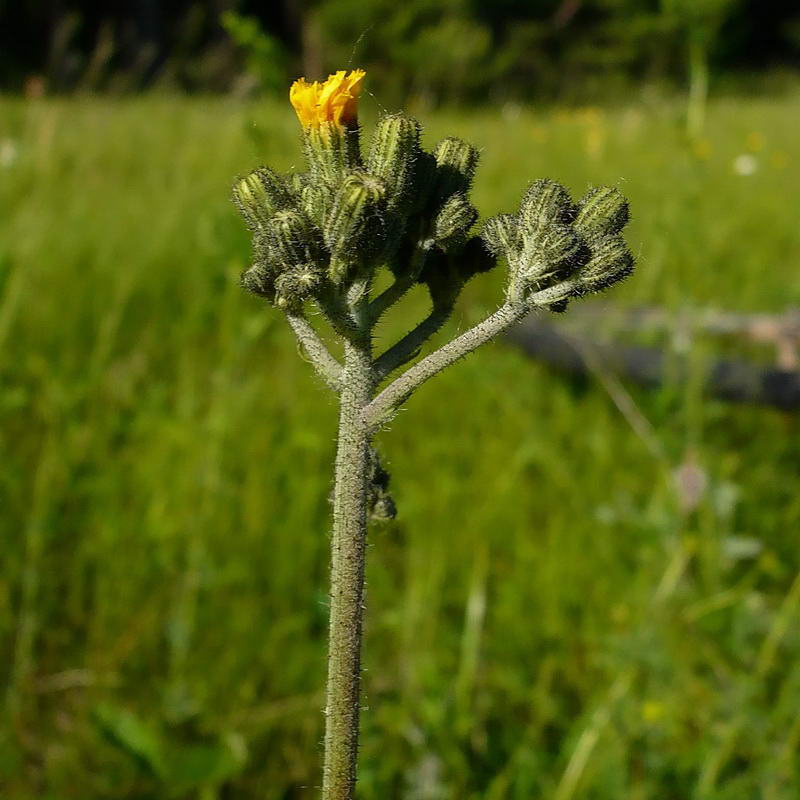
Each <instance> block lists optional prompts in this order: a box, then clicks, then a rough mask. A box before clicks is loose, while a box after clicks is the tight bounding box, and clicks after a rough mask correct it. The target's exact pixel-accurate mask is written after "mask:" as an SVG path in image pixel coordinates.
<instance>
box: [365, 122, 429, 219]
mask: <svg viewBox="0 0 800 800" xmlns="http://www.w3.org/2000/svg"><path fill="white" fill-rule="evenodd" d="M419 137H420V124H419V122H417V120H415V119H412V118H411V117H407V116H405V115H404V114H389V115H387V116H385V117H383V118H382V119H381V120H380V121H379V122H378V125H377V127H376V128H375V134H374V136H373V139H372V147H371V148H370V153H369V155H368V156H367V164H366V166H367V172H369V173H370V174H372V175H376V176H377V177H379V178H381V179H382V180H383V181H384V182H385V184H386V187H387V190H388V192H389V197H388V198H387V203H388V205H389V207H390V208H392V207H397V206H400V205H402V204H404V203H405V201H406V199H407V198H408V195H409V193H410V192H411V189H412V187H413V178H414V169H415V164H416V161H417V157H418V156H419Z"/></svg>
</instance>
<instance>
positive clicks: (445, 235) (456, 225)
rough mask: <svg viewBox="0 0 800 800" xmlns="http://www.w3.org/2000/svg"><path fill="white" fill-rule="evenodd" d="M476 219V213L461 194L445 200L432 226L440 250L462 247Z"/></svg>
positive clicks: (458, 193)
mask: <svg viewBox="0 0 800 800" xmlns="http://www.w3.org/2000/svg"><path fill="white" fill-rule="evenodd" d="M477 219H478V212H477V210H476V209H475V207H474V206H473V205H472V204H471V203H470V202H469V200H467V197H466V195H465V194H463V192H457V193H456V194H454V195H451V196H450V197H449V198H448V199H447V200H445V203H444V205H443V206H442V208H441V210H440V211H439V213H438V214H437V215H436V220H435V221H434V225H433V235H434V239H435V240H436V244H437V246H438V247H439V248H440V249H441V250H445V251H449V250H454V249H458V248H459V247H460V246H463V244H464V242H465V241H466V238H467V233H468V232H469V229H470V228H471V227H472V226H473V225H474V224H475V221H476V220H477Z"/></svg>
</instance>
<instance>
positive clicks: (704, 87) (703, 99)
mask: <svg viewBox="0 0 800 800" xmlns="http://www.w3.org/2000/svg"><path fill="white" fill-rule="evenodd" d="M707 103H708V47H707V43H706V40H705V37H704V35H703V32H702V31H690V32H689V100H688V104H687V109H686V132H687V133H688V134H689V136H690V137H693V138H697V137H698V136H700V135H701V134H702V133H703V126H704V124H705V115H706V104H707Z"/></svg>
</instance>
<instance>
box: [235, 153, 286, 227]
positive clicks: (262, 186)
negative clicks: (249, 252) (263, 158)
mask: <svg viewBox="0 0 800 800" xmlns="http://www.w3.org/2000/svg"><path fill="white" fill-rule="evenodd" d="M233 202H234V204H235V205H236V207H237V208H238V209H239V213H240V214H241V215H242V216H243V217H244V219H245V222H246V223H247V227H248V228H250V230H252V231H256V230H258V229H259V228H262V227H264V226H265V225H266V223H267V221H268V220H269V218H270V217H271V216H272V215H273V214H274V213H275V212H276V211H278V210H280V209H282V208H288V207H289V206H291V204H292V198H291V195H290V194H289V190H288V189H287V187H286V184H285V183H284V182H283V180H281V178H280V177H279V176H278V175H277V174H276V173H275V172H273V171H272V170H271V169H269V167H259V168H258V169H257V170H255V171H254V172H251V173H250V174H249V175H248V176H246V177H245V178H240V179H238V180H237V181H236V183H235V184H234V186H233Z"/></svg>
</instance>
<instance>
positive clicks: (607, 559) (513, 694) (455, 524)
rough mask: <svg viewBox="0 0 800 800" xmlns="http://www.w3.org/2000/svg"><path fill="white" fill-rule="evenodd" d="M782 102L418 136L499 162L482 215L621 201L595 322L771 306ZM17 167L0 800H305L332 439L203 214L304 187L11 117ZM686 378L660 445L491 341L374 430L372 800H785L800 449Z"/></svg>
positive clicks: (129, 109) (440, 126)
mask: <svg viewBox="0 0 800 800" xmlns="http://www.w3.org/2000/svg"><path fill="white" fill-rule="evenodd" d="M798 100H800V95H798V94H795V95H794V96H791V97H787V98H784V99H753V98H750V99H740V100H734V99H730V100H724V101H720V102H717V103H715V104H713V105H712V107H711V108H710V111H709V121H708V130H707V138H706V141H704V142H701V143H699V144H696V145H694V146H689V145H688V144H687V143H686V142H685V141H684V140H683V139H682V135H681V130H682V127H681V122H680V119H679V108H680V106H679V105H673V104H671V103H666V104H660V103H656V102H654V101H653V102H651V103H650V104H647V103H645V104H640V105H636V106H632V107H630V108H620V109H607V110H598V109H585V110H582V111H572V112H560V111H557V110H547V111H542V112H539V111H537V110H535V109H534V110H523V112H522V113H521V114H519V115H518V116H517V115H515V114H513V113H506V114H505V115H503V114H501V113H500V112H493V111H489V110H484V111H476V112H469V113H467V112H441V113H437V114H427V113H425V114H422V115H421V116H422V119H423V122H424V123H425V125H426V129H427V137H428V141H429V143H430V142H433V141H435V139H436V137H439V136H441V135H445V134H449V133H456V134H458V135H462V136H464V137H465V138H468V139H470V140H471V141H473V142H475V143H477V144H478V145H480V146H481V147H482V148H484V155H483V162H482V167H481V169H480V171H479V174H478V178H477V185H476V197H477V202H478V203H479V205H480V207H481V210H482V211H483V212H485V213H493V212H495V211H497V210H500V209H510V207H511V206H512V204H513V203H514V200H515V199H516V198H517V197H518V195H519V193H520V192H521V190H522V189H523V187H524V185H525V183H526V182H527V181H528V180H529V179H530V178H533V177H540V176H549V177H554V178H557V179H559V180H562V181H563V182H565V183H566V184H567V185H568V186H569V187H570V188H571V189H572V190H574V191H575V192H576V193H580V192H582V191H583V189H584V188H585V187H586V185H587V184H589V183H592V182H612V183H618V184H619V185H620V186H621V187H622V188H623V190H624V191H625V193H626V194H627V195H628V196H629V197H630V198H631V201H632V205H633V210H634V222H633V224H632V226H631V228H632V230H631V233H630V241H631V243H632V245H633V247H634V249H635V250H636V251H637V253H638V254H639V269H638V272H637V273H636V275H635V276H634V277H633V278H632V279H631V280H630V281H629V282H628V283H627V284H625V285H624V286H623V287H622V288H620V289H619V290H615V293H614V298H613V299H614V300H617V301H619V302H620V303H626V304H629V303H654V304H658V305H663V306H667V307H669V308H678V307H681V306H683V305H686V304H691V305H697V306H713V307H718V308H726V309H736V310H766V311H770V310H772V311H779V310H783V309H784V308H785V307H786V306H787V305H791V304H793V303H794V304H798V303H800V271H799V270H798V267H799V266H800V226H799V225H798V216H797V208H798V204H797V187H798V184H799V181H800V140H798V138H797V129H798V125H799V124H800V110H798V109H799V108H800V106H798ZM367 105H368V106H370V105H372V106H374V101H371V100H368V101H367ZM367 110H368V112H369V111H370V109H369V108H368V109H367ZM512 111H513V109H512ZM372 116H374V108H373V109H372ZM3 148H4V152H5V155H6V157H5V160H4V161H3V165H2V166H0V464H1V465H2V466H1V467H0V503H1V505H0V665H1V666H0V683H2V684H3V685H7V686H8V689H7V693H6V695H5V696H4V698H3V703H4V708H5V710H4V711H3V712H2V714H0V793H2V795H3V797H4V798H8V800H29V798H41V799H42V800H72V799H73V798H74V799H75V800H87V798H98V799H99V798H103V799H105V798H139V799H141V800H144V798H157V799H158V800H161V798H169V797H175V798H201V800H211V798H220V800H223V798H235V800H249V799H250V798H253V800H255V799H256V798H258V799H259V800H277V799H278V798H284V799H285V798H292V799H293V800H294V799H296V798H312V797H314V796H315V790H314V786H315V785H316V784H317V782H318V777H319V760H320V750H321V748H320V740H321V732H322V714H321V708H322V697H321V688H322V686H323V680H324V665H325V625H326V580H327V575H326V570H327V547H328V537H327V531H328V516H329V505H328V500H327V496H328V493H329V491H330V486H331V465H332V457H333V450H334V428H335V414H336V409H335V404H334V401H333V399H332V398H331V396H330V395H329V394H328V393H327V390H326V389H325V388H324V386H323V385H322V384H321V383H320V382H319V381H318V380H317V379H316V378H314V377H313V375H312V372H311V369H310V367H309V365H307V364H305V363H304V362H303V361H302V360H301V359H300V358H298V356H297V352H296V347H295V345H294V342H293V340H292V338H291V336H290V334H289V333H288V329H287V328H286V326H285V325H284V323H283V321H282V320H281V319H280V318H279V317H278V315H277V314H276V313H274V312H272V311H270V310H269V309H267V308H265V307H264V306H262V305H261V304H260V303H259V302H258V301H257V300H255V299H254V298H252V297H249V296H246V295H245V294H244V293H243V292H242V291H241V290H240V289H239V287H238V285H237V276H238V273H239V272H240V271H241V270H242V269H243V267H244V266H245V265H246V263H247V258H248V243H247V236H246V233H245V231H244V229H243V226H242V225H241V224H240V222H239V220H238V219H237V218H236V216H235V214H234V212H233V210H232V208H231V206H230V203H229V202H228V195H229V186H230V183H231V179H232V177H233V175H235V174H236V173H242V172H244V171H246V170H248V169H249V168H251V167H253V166H255V165H257V164H258V163H261V162H269V163H271V164H274V165H276V166H279V167H282V168H289V167H291V166H293V165H299V146H298V141H297V134H296V129H295V121H294V119H293V116H292V114H291V111H290V109H289V108H288V107H283V106H280V107H268V106H262V105H252V106H243V105H239V104H235V103H233V102H230V101H225V100H219V99H195V100H187V99H179V98H173V97H163V98H162V97H159V98H148V99H138V100H130V101H119V102H112V101H105V100H93V99H86V100H80V101H63V102H62V101H46V102H33V103H24V102H22V101H19V100H15V99H5V100H1V101H0V150H2V149H3ZM750 150H752V151H754V155H755V157H756V158H757V159H758V166H759V168H758V170H757V171H756V173H755V174H753V175H751V176H747V177H743V176H740V175H737V174H735V172H734V170H733V168H732V162H733V159H734V158H735V157H736V156H737V155H739V154H741V153H745V152H749V151H750ZM15 153H16V155H15ZM9 154H10V155H9ZM500 286H501V276H499V275H498V276H494V277H487V278H484V279H482V280H481V281H476V282H475V283H474V284H473V285H471V286H470V287H469V290H468V292H467V293H466V297H465V298H464V302H463V303H462V305H461V307H460V310H459V312H458V314H457V315H456V318H455V319H454V321H453V322H452V323H451V325H450V326H449V329H448V331H449V332H450V333H452V332H454V331H455V330H457V329H458V328H462V329H463V327H464V326H466V325H467V324H468V323H470V322H471V321H475V320H477V319H478V318H479V317H480V315H481V314H484V313H486V312H487V311H489V310H491V309H492V308H493V307H494V304H495V303H496V302H497V299H498V297H499V293H500ZM421 311H422V303H421V300H420V298H418V297H417V298H411V299H410V300H409V301H408V302H407V303H406V304H405V305H404V306H403V310H402V311H401V313H400V314H396V315H395V317H394V318H393V320H392V321H390V323H389V325H388V328H389V330H390V331H398V330H400V329H401V328H402V327H403V326H408V325H410V317H412V316H416V315H418V314H419V313H421ZM404 315H405V318H404ZM388 338H389V337H388V333H387V341H388ZM711 348H712V345H711V343H709V342H707V341H697V342H695V343H694V346H693V352H694V353H695V354H696V356H697V358H696V359H695V361H696V362H697V364H698V368H697V375H696V376H695V377H696V379H695V380H693V381H691V382H690V383H689V385H687V386H681V385H675V386H668V387H667V388H665V389H664V390H662V391H660V392H658V393H647V392H644V391H639V390H637V389H635V388H632V387H631V388H630V391H631V393H632V396H633V400H634V402H635V403H636V404H637V406H638V408H639V411H640V412H641V414H643V415H644V417H645V418H646V420H647V421H648V424H649V425H650V426H652V430H653V437H654V439H655V442H656V445H655V446H653V445H652V443H650V444H648V442H647V441H646V440H644V439H643V438H642V437H640V436H639V435H638V434H637V433H636V432H635V431H634V430H633V429H632V427H631V425H630V424H629V422H628V420H626V418H625V417H624V416H623V415H621V414H620V413H619V411H618V410H617V408H616V407H615V405H614V403H613V402H612V400H611V399H610V398H609V396H608V394H607V393H606V392H605V390H604V389H603V387H602V385H601V384H600V383H599V382H597V381H595V380H581V381H578V380H574V379H567V378H564V377H562V376H558V375H555V374H552V373H550V372H548V370H546V369H545V368H543V367H541V366H539V365H537V364H535V363H531V362H529V361H527V360H526V359H525V358H523V357H522V356H521V355H519V354H518V353H517V352H515V351H514V350H512V349H510V348H509V347H507V346H505V345H503V344H495V345H492V346H490V347H487V348H484V349H483V350H482V351H480V352H479V353H477V354H476V355H474V356H472V357H471V358H470V359H468V360H466V361H465V362H463V363H461V364H459V365H458V366H457V367H456V368H454V369H452V370H450V371H448V372H447V373H446V374H445V375H444V376H442V377H441V378H438V379H437V380H436V381H434V382H432V383H431V384H429V385H427V386H426V387H425V388H424V389H422V390H421V391H420V392H419V393H418V394H417V395H415V397H414V398H413V400H412V401H411V402H410V403H409V407H408V409H407V411H405V412H404V413H402V414H401V415H400V416H399V417H398V418H397V420H396V421H395V423H394V424H393V425H392V427H391V429H390V430H389V431H387V432H386V433H384V434H382V435H381V437H380V445H381V448H382V450H383V452H384V454H385V458H386V461H387V463H388V466H389V467H390V469H391V472H392V475H393V487H394V496H395V499H396V500H397V502H398V505H399V510H400V515H399V518H398V520H397V522H396V523H395V524H392V525H389V526H386V527H381V528H377V529H375V530H374V532H373V533H372V534H371V545H372V546H371V547H370V550H369V566H368V624H367V637H366V653H365V659H364V663H365V668H366V672H365V676H364V678H365V705H366V706H367V710H366V711H365V713H364V715H363V720H364V724H363V745H362V749H361V783H360V787H361V790H360V797H361V798H363V800H391V799H392V798H404V799H405V798H408V799H409V800H412V799H413V800H478V798H481V799H483V798H486V800H505V799H506V798H508V799H510V800H529V798H547V799H548V800H549V799H552V800H571V798H576V800H577V798H587V800H620V798H626V800H639V799H641V800H645V799H649V798H653V799H654V800H655V799H657V800H662V799H663V800H666V799H667V798H676V800H677V799H678V798H680V799H681V800H683V799H684V798H691V799H692V800H750V798H756V797H758V798H764V800H794V798H796V797H797V796H798V793H800V767H798V764H800V752H799V748H798V744H800V718H798V708H800V582H798V570H800V555H798V548H797V531H798V526H800V492H798V478H797V476H798V470H799V469H800V455H799V453H800V451H799V450H798V446H797V442H798V430H797V428H798V423H797V419H796V417H793V416H791V415H784V414H780V413H777V412H774V411H770V410H763V409H761V410H759V409H753V408H733V407H730V406H727V405H724V404H721V403H718V402H714V401H711V400H709V399H707V398H706V397H704V395H703V392H702V386H701V380H700V375H701V371H702V359H703V358H704V357H705V356H706V355H707V354H708V353H709V351H710V350H711ZM687 453H692V454H693V456H692V457H693V458H694V459H696V461H697V463H698V464H699V465H700V466H701V467H702V468H703V469H704V470H705V471H706V472H707V475H708V481H709V484H708V490H707V492H706V494H705V496H704V498H703V500H702V502H701V504H700V506H699V508H698V509H697V510H696V511H695V512H693V513H691V514H689V515H685V514H682V513H681V511H680V509H679V508H678V503H677V501H676V496H675V491H674V489H673V483H672V478H671V473H672V470H673V469H674V468H675V467H677V466H678V465H680V464H681V463H683V462H684V460H685V458H686V457H687ZM736 537H747V538H748V539H752V540H754V541H755V543H757V544H758V545H759V546H760V548H761V549H760V552H758V553H757V554H755V555H752V557H738V556H737V555H736V552H735V549H736V548H735V545H736V543H737V541H738V539H737V538H736Z"/></svg>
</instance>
